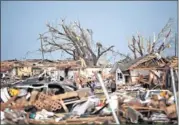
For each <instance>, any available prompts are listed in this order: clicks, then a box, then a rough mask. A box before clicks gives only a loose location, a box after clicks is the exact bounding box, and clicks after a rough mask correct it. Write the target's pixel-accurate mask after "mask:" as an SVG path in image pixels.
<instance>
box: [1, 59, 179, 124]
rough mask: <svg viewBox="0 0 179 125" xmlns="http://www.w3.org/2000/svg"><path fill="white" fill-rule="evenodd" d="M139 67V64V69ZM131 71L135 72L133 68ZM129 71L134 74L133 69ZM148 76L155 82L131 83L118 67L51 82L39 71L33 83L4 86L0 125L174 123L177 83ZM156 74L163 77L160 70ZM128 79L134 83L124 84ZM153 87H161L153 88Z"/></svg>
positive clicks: (71, 74)
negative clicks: (113, 70)
mask: <svg viewBox="0 0 179 125" xmlns="http://www.w3.org/2000/svg"><path fill="white" fill-rule="evenodd" d="M152 58H154V57H152ZM148 60H149V59H148ZM139 62H141V60H140V61H138V65H139V64H140V63H139ZM143 62H144V61H142V63H143ZM163 62H164V61H163ZM63 65H64V67H65V64H63ZM131 65H132V66H130V67H133V68H134V67H135V65H136V64H135V65H134V63H133V64H131ZM138 65H136V66H138ZM68 68H69V67H68ZM63 70H64V69H63ZM128 70H129V72H131V73H134V70H135V69H133V70H131V69H130V68H128ZM152 70H153V71H152V73H153V74H154V76H155V78H158V79H157V80H156V79H154V78H153V80H152V81H150V80H151V78H150V73H151V72H150V71H149V72H148V74H147V75H146V74H145V75H143V76H142V77H141V74H139V75H138V77H137V78H136V79H135V80H134V78H133V76H127V75H125V73H124V71H122V70H119V67H118V70H117V69H116V70H115V73H114V72H107V71H106V72H104V71H103V72H101V71H99V69H97V70H95V71H91V69H88V70H86V71H85V70H84V69H83V70H81V69H80V70H79V72H78V71H73V72H72V71H70V68H69V69H68V71H66V69H65V71H66V72H65V75H60V77H57V76H58V75H59V74H60V73H62V72H59V74H58V73H57V75H56V76H55V75H54V74H55V73H54V74H53V73H52V72H50V71H53V72H54V70H48V71H47V70H44V71H43V72H41V74H40V75H39V76H38V77H35V76H31V77H30V78H27V79H25V80H20V81H16V82H14V83H13V84H10V82H9V84H8V85H7V86H1V123H2V124H92V123H94V124H114V123H118V124H119V123H126V124H127V123H136V124H137V123H155V122H162V123H177V112H178V111H177V110H178V109H177V108H176V104H177V98H176V96H179V95H178V94H179V93H178V90H177V89H176V88H177V87H176V86H175V84H176V83H177V82H178V81H177V80H176V79H178V78H177V75H175V76H174V74H177V72H175V71H176V70H175V71H173V70H172V69H171V70H170V71H172V72H173V73H174V74H173V73H170V76H171V79H169V80H168V81H167V84H166V80H164V81H163V80H162V79H160V77H157V73H156V72H155V70H154V69H152ZM136 72H137V71H136ZM160 72H163V73H165V70H160ZM81 74H83V75H82V76H81ZM135 74H137V73H135ZM167 75H168V74H167V73H166V75H165V77H167ZM53 76H54V79H55V78H56V79H55V80H54V79H52V77H53ZM144 76H145V77H144ZM146 76H147V77H148V79H146ZM127 77H131V79H132V80H133V81H135V83H133V82H132V81H128V82H130V84H129V83H127V82H126V81H127V79H128V78H127ZM59 78H60V79H59ZM144 79H145V80H144ZM157 82H158V83H157ZM153 83H155V84H153ZM146 84H147V85H149V86H146ZM156 84H161V85H160V86H157V87H156Z"/></svg>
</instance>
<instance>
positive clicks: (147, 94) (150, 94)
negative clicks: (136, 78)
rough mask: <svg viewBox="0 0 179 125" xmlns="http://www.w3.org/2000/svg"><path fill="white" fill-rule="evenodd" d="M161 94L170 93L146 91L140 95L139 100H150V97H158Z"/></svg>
mask: <svg viewBox="0 0 179 125" xmlns="http://www.w3.org/2000/svg"><path fill="white" fill-rule="evenodd" d="M161 92H168V93H171V92H170V91H168V90H147V91H146V92H144V94H142V96H140V98H141V99H142V100H147V99H149V98H151V97H152V95H160V93H161Z"/></svg>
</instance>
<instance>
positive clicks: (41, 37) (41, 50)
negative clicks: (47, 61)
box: [39, 34, 44, 61]
mask: <svg viewBox="0 0 179 125" xmlns="http://www.w3.org/2000/svg"><path fill="white" fill-rule="evenodd" d="M39 35H40V42H41V51H42V61H44V50H43V43H42V34H39Z"/></svg>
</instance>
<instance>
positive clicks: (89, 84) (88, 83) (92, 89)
mask: <svg viewBox="0 0 179 125" xmlns="http://www.w3.org/2000/svg"><path fill="white" fill-rule="evenodd" d="M87 87H90V89H91V91H92V92H94V87H93V86H92V82H91V81H90V82H87Z"/></svg>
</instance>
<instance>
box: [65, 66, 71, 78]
mask: <svg viewBox="0 0 179 125" xmlns="http://www.w3.org/2000/svg"><path fill="white" fill-rule="evenodd" d="M70 68H71V66H69V67H66V68H65V70H64V73H65V78H68V71H69V69H70Z"/></svg>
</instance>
